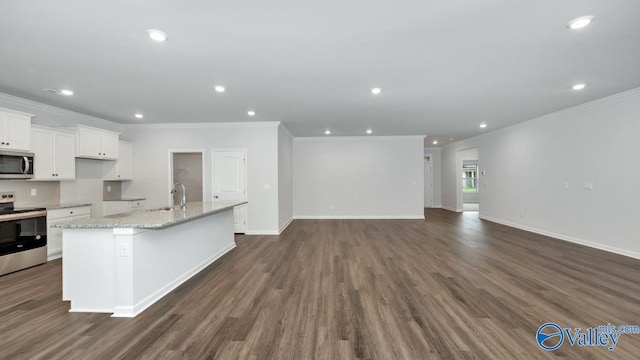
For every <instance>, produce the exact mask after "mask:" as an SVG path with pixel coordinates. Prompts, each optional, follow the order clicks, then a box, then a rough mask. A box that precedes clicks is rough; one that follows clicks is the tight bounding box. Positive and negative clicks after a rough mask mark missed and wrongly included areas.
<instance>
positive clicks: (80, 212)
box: [47, 206, 91, 220]
mask: <svg viewBox="0 0 640 360" xmlns="http://www.w3.org/2000/svg"><path fill="white" fill-rule="evenodd" d="M72 216H91V207H90V206H81V207H73V208H65V209H54V210H48V211H47V218H48V219H51V220H56V219H62V218H66V217H72Z"/></svg>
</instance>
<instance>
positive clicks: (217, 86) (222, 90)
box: [214, 85, 226, 93]
mask: <svg viewBox="0 0 640 360" xmlns="http://www.w3.org/2000/svg"><path fill="white" fill-rule="evenodd" d="M214 89H215V90H216V91H217V92H219V93H223V92H224V91H225V90H226V89H225V87H224V86H222V85H216V86H215V87H214Z"/></svg>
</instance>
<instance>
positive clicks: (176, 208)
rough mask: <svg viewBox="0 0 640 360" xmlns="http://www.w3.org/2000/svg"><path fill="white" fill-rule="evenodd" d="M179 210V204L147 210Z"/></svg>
mask: <svg viewBox="0 0 640 360" xmlns="http://www.w3.org/2000/svg"><path fill="white" fill-rule="evenodd" d="M176 210H180V207H179V206H165V207H161V208H157V209H149V210H147V211H148V212H164V211H176Z"/></svg>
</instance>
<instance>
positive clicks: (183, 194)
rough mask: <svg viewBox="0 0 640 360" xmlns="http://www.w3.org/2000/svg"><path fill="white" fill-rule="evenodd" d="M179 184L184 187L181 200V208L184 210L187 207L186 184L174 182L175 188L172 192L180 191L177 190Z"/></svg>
mask: <svg viewBox="0 0 640 360" xmlns="http://www.w3.org/2000/svg"><path fill="white" fill-rule="evenodd" d="M178 185H180V187H182V199H181V201H180V209H182V210H184V209H185V208H186V207H187V189H186V188H185V187H184V184H180V183H175V184H173V189H172V190H171V193H172V194H175V193H176V192H177V191H178V190H176V187H178ZM174 206H175V204H174Z"/></svg>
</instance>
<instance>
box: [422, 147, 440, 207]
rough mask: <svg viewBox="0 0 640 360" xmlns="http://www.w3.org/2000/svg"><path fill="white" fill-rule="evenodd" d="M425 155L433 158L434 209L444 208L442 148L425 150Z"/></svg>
mask: <svg viewBox="0 0 640 360" xmlns="http://www.w3.org/2000/svg"><path fill="white" fill-rule="evenodd" d="M424 154H425V155H429V156H431V171H432V173H433V174H432V175H433V207H434V208H437V207H441V206H442V155H441V150H440V148H435V147H427V148H424Z"/></svg>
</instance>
